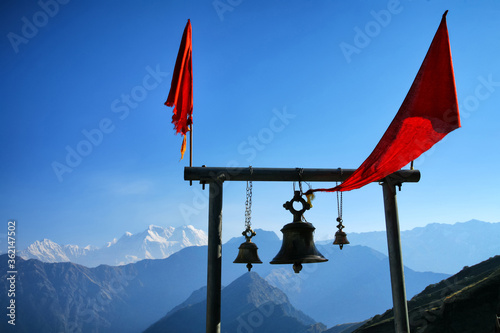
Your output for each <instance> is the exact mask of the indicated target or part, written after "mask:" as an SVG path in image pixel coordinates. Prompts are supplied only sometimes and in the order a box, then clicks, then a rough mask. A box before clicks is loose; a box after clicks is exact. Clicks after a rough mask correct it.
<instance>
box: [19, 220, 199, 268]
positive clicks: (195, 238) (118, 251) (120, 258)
mask: <svg viewBox="0 0 500 333" xmlns="http://www.w3.org/2000/svg"><path fill="white" fill-rule="evenodd" d="M206 244H207V235H206V234H205V232H204V231H203V230H199V229H196V228H194V227H193V226H191V225H188V226H183V227H179V228H174V227H159V226H155V225H150V226H149V227H148V229H146V230H145V231H143V232H140V233H137V234H132V233H130V232H126V233H125V234H124V235H123V236H122V237H121V238H120V239H116V238H115V239H114V240H113V241H111V242H108V243H107V244H106V246H103V247H101V248H97V247H94V246H90V245H89V246H86V247H78V246H77V245H62V246H61V245H59V244H57V243H55V242H52V241H51V240H49V239H44V240H42V241H36V242H34V243H33V244H31V245H30V246H28V248H27V249H25V250H23V251H21V252H19V256H20V257H21V258H23V259H38V260H40V261H43V262H72V263H76V264H80V265H84V266H87V267H96V266H99V265H102V264H106V265H112V266H116V265H125V264H129V263H133V262H137V261H139V260H143V259H164V258H167V257H168V256H170V255H172V254H173V253H175V252H177V251H179V250H180V249H183V248H185V247H188V246H201V245H206Z"/></svg>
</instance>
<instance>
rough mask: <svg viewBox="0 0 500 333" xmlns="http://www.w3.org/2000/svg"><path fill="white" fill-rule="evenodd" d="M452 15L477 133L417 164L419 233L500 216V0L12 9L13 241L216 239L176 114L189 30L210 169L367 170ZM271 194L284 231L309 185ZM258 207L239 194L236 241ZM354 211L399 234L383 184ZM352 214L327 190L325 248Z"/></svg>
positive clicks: (6, 112)
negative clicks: (162, 233) (161, 229)
mask: <svg viewBox="0 0 500 333" xmlns="http://www.w3.org/2000/svg"><path fill="white" fill-rule="evenodd" d="M447 9H448V10H449V13H448V20H447V21H448V30H449V35H450V43H451V50H452V56H453V62H454V69H455V78H456V86H457V94H458V100H459V107H460V112H461V119H462V128H460V129H458V130H456V131H454V132H452V133H451V134H449V135H448V136H447V137H446V138H445V140H443V141H441V142H439V143H438V144H437V145H436V146H434V148H433V149H432V150H430V151H429V152H427V153H425V154H424V155H423V156H422V157H420V158H419V159H418V160H417V161H415V167H416V168H418V169H420V170H421V173H422V179H421V181H420V182H419V183H416V184H406V185H404V186H403V189H402V191H401V192H399V193H398V204H399V209H400V211H399V213H400V223H401V229H402V230H405V229H411V228H414V227H417V226H423V225H426V224H428V223H432V222H439V223H454V222H458V221H467V220H470V219H479V220H483V221H488V222H498V221H500V202H499V201H500V200H499V199H500V194H499V188H500V175H499V172H498V166H499V165H500V153H499V152H500V150H499V142H500V130H499V129H498V127H499V125H500V113H499V111H500V110H499V107H500V63H499V59H500V2H499V1H496V0H489V1H480V2H477V1H465V0H462V1H457V0H455V1H437V0H436V1H434V0H432V1H410V0H401V1H392V0H391V1H385V0H384V1H321V0H319V1H284V0H282V1H247V0H216V1H211V0H210V1H175V2H174V1H78V0H72V1H69V0H64V1H63V0H41V1H38V2H36V1H18V0H6V1H2V3H1V4H0V22H1V23H0V25H1V33H0V36H1V39H0V40H1V41H0V47H1V55H0V57H1V69H0V71H1V84H2V89H1V90H0V105H1V112H0V117H1V120H0V126H1V131H0V135H1V154H0V156H1V159H2V160H1V164H0V174H1V177H2V178H1V184H2V185H1V186H2V187H1V191H0V216H1V219H2V220H3V221H4V222H3V225H4V227H0V233H2V234H5V232H6V230H7V220H8V219H16V220H17V221H18V228H17V230H18V236H17V241H18V246H19V248H24V247H25V246H27V245H29V244H30V243H32V242H34V241H35V240H41V239H43V238H49V239H51V240H53V241H55V242H58V243H60V244H77V245H87V244H93V245H96V246H102V245H103V244H104V243H105V242H107V241H110V240H112V239H113V238H115V237H120V236H121V235H122V234H123V233H125V232H126V231H130V232H133V233H135V232H139V231H142V230H144V229H145V228H146V227H147V226H148V225H150V224H156V225H160V226H167V225H171V226H181V225H185V224H192V225H194V226H195V227H197V228H201V229H204V230H207V216H208V199H207V196H208V191H207V190H206V191H204V192H203V191H202V190H201V187H200V185H199V184H197V183H195V184H193V186H191V187H190V186H189V183H188V182H186V181H184V180H183V171H184V167H185V166H186V165H188V159H185V160H183V161H179V156H180V154H179V148H180V146H181V137H180V136H178V135H177V136H176V135H174V131H173V125H172V124H171V113H172V109H171V108H167V107H165V106H164V105H163V103H164V101H165V100H166V97H167V95H168V91H169V88H170V80H171V74H172V71H173V67H174V64H175V59H176V56H177V51H178V48H179V43H180V39H181V36H182V31H183V29H184V27H185V24H186V22H187V19H188V18H189V19H191V22H192V27H193V68H194V165H196V166H201V165H202V164H205V165H207V166H227V165H228V164H236V165H239V166H241V167H247V166H249V165H252V166H253V167H287V168H295V167H303V168H310V167H314V168H338V167H342V168H351V169H354V168H357V167H358V166H359V165H360V164H361V163H362V162H363V160H364V159H365V158H366V157H367V156H368V155H369V153H370V152H371V151H372V149H373V148H374V147H375V145H376V144H377V142H378V140H379V139H380V137H381V136H382V134H383V133H384V131H385V130H386V128H387V126H388V125H389V123H390V122H391V120H392V118H393V117H394V115H395V114H396V112H397V110H398V108H399V106H400V105H401V103H402V101H403V99H404V97H405V95H406V93H407V92H408V89H409V88H410V85H411V83H412V81H413V79H414V77H415V75H416V73H417V71H418V69H419V67H420V64H421V63H422V60H423V58H424V56H425V54H426V52H427V49H428V47H429V45H430V42H431V40H432V38H433V36H434V33H435V32H436V29H437V27H438V25H439V22H440V20H441V16H442V14H443V13H444V11H445V10H447ZM331 185H333V184H318V183H313V184H312V186H313V187H319V186H322V187H323V186H331ZM253 187H254V191H253V207H252V209H253V214H252V217H253V218H252V225H253V227H254V228H263V229H267V230H273V231H276V232H278V233H279V230H280V228H281V227H282V226H283V225H284V224H286V223H289V222H291V221H292V216H291V215H290V214H289V213H288V212H286V211H285V210H284V209H283V208H282V204H283V203H284V202H285V201H287V200H290V199H291V197H292V195H293V192H292V189H293V188H292V184H291V183H254V186H253ZM306 187H307V186H306ZM244 203H245V183H243V182H239V183H226V185H225V188H224V208H223V209H224V215H223V221H224V222H223V236H224V240H227V239H229V238H230V237H233V236H237V235H239V233H240V232H241V231H243V229H244ZM343 210H344V215H343V219H344V224H345V226H346V229H345V231H346V232H347V233H349V232H361V231H370V230H384V228H385V223H384V215H383V201H382V189H381V187H380V186H379V185H378V184H370V185H367V186H366V187H364V188H362V189H359V190H355V191H352V192H346V193H344V207H343ZM336 214H337V207H336V196H335V194H331V193H324V194H321V193H319V194H318V195H317V198H316V200H315V201H314V207H313V208H312V209H311V210H310V211H308V212H307V213H306V218H307V220H308V221H310V222H312V223H313V225H314V226H315V227H316V238H317V239H325V238H328V237H330V238H331V237H333V234H334V233H335V231H336V228H335V225H336V222H335V218H336V217H337V215H336ZM0 225H1V224H0ZM2 229H3V230H2ZM257 237H258V236H257ZM255 241H256V242H257V243H258V238H256V239H255ZM478 241H480V240H478ZM259 246H263V245H262V244H259Z"/></svg>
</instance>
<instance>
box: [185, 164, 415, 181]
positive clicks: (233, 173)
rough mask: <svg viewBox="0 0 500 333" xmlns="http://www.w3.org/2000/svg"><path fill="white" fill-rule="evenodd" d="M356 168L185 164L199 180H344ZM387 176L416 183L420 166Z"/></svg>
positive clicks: (189, 174) (190, 177)
mask: <svg viewBox="0 0 500 333" xmlns="http://www.w3.org/2000/svg"><path fill="white" fill-rule="evenodd" d="M354 171H355V169H341V168H337V169H306V168H304V169H302V168H253V167H252V168H251V169H250V168H249V167H246V168H224V167H185V168H184V180H199V181H202V182H206V183H210V182H213V181H214V180H217V181H248V180H252V181H264V182H272V181H278V182H279V181H282V182H291V181H306V182H342V181H344V180H346V179H347V177H349V176H350V175H352V174H353V173H354ZM388 177H390V178H391V181H392V182H394V183H405V182H410V183H416V182H418V181H419V180H420V171H418V170H399V171H396V172H394V173H392V174H391V175H389V176H388Z"/></svg>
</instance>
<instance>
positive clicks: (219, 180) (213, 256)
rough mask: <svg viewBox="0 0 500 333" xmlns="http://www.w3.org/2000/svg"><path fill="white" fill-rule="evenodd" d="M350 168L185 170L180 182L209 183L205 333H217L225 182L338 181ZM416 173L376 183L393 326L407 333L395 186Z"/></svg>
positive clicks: (407, 172) (402, 172)
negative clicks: (381, 203)
mask: <svg viewBox="0 0 500 333" xmlns="http://www.w3.org/2000/svg"><path fill="white" fill-rule="evenodd" d="M354 171H355V170H354V169H340V168H339V169H300V168H252V169H250V168H217V167H186V168H184V180H189V181H191V182H192V181H193V180H195V181H198V180H199V181H200V182H201V183H202V184H209V191H210V193H209V209H208V264H207V265H208V266H207V319H206V320H207V321H206V323H207V324H206V332H207V333H220V325H221V323H220V308H221V269H222V198H223V197H222V194H223V184H224V182H225V181H250V180H251V181H286V182H293V181H307V182H313V181H320V182H342V181H344V180H346V179H347V177H349V176H350V175H351V174H352V173H353V172H354ZM419 180H420V171H418V170H400V171H397V172H395V173H393V174H391V175H389V176H387V177H386V178H384V179H381V180H380V181H379V182H380V183H382V187H383V196H384V209H385V220H386V229H387V245H388V249H389V266H390V274H391V286H392V300H393V309H394V326H395V329H396V332H397V333H409V332H410V326H409V320H408V306H407V302H406V288H405V280H404V270H403V259H402V254H401V239H400V231H399V218H398V207H397V201H396V186H401V184H402V183H405V182H411V183H416V182H418V181H419Z"/></svg>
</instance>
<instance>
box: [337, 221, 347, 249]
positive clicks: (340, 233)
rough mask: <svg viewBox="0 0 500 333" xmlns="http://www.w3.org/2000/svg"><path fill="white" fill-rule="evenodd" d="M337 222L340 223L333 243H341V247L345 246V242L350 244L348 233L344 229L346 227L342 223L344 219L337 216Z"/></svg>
mask: <svg viewBox="0 0 500 333" xmlns="http://www.w3.org/2000/svg"><path fill="white" fill-rule="evenodd" d="M337 222H338V223H339V224H338V225H337V228H339V230H338V231H337V232H336V233H335V240H334V241H333V245H339V247H340V249H341V250H342V248H343V247H344V245H345V244H349V241H348V240H347V235H346V233H345V232H344V231H342V229H344V228H345V227H344V226H343V225H342V219H341V218H340V217H337Z"/></svg>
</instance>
